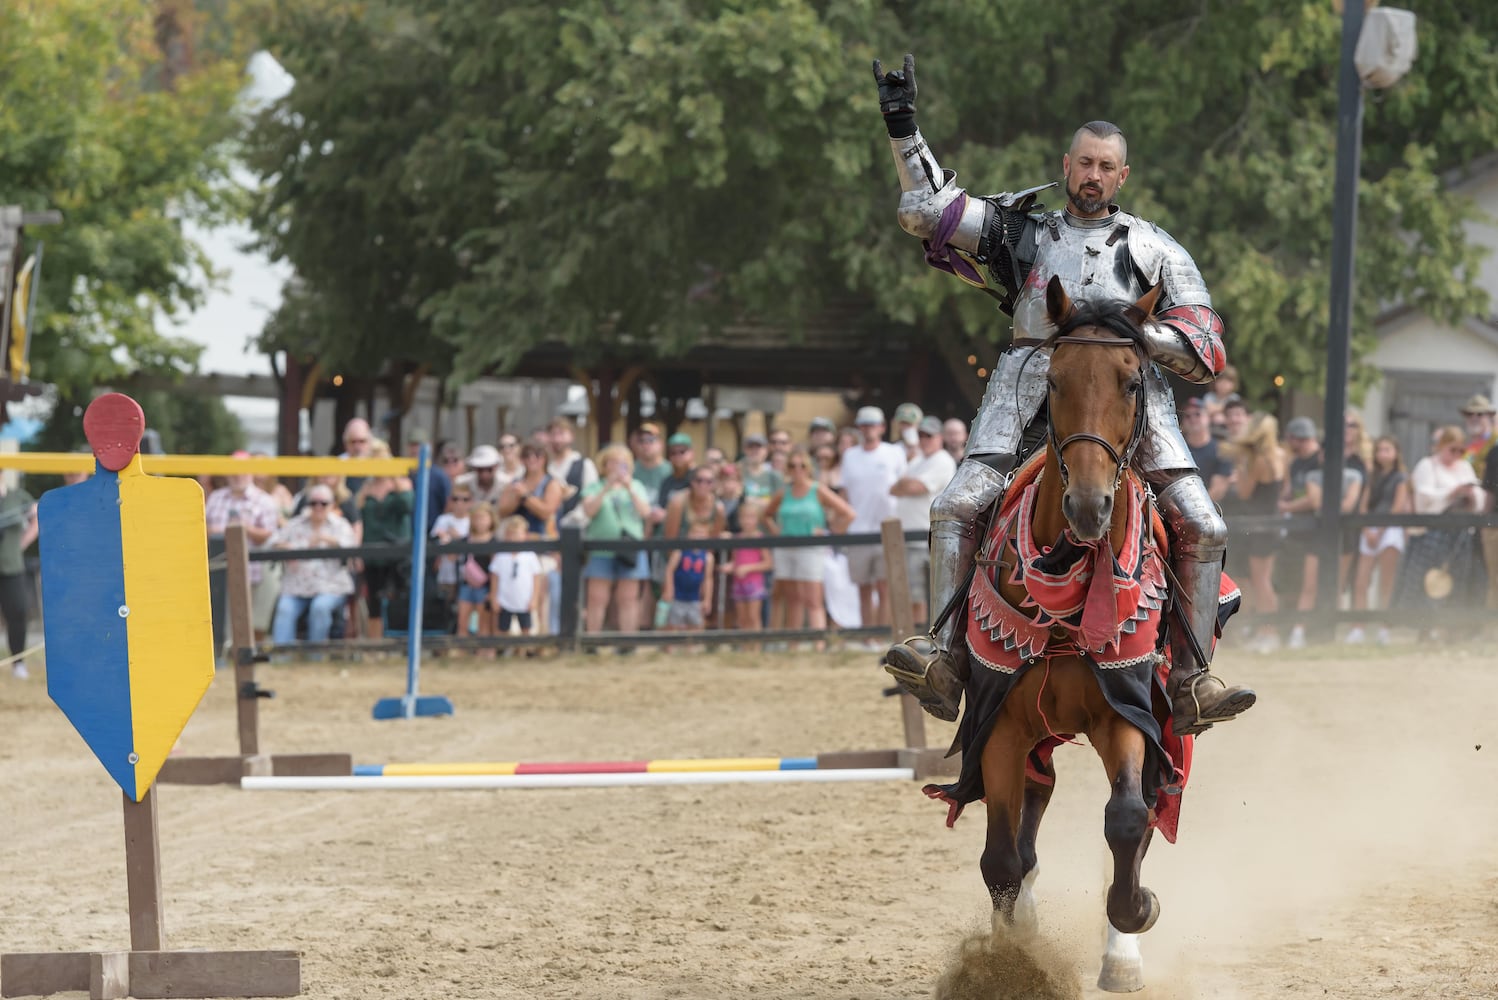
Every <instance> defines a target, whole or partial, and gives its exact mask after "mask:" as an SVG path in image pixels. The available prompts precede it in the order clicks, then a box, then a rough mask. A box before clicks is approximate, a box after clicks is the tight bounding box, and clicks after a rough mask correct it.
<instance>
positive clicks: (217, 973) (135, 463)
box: [0, 393, 301, 1000]
mask: <svg viewBox="0 0 1498 1000" xmlns="http://www.w3.org/2000/svg"><path fill="white" fill-rule="evenodd" d="M83 428H84V433H85V434H86V435H87V436H88V440H89V445H90V446H91V447H92V449H93V452H94V456H95V458H96V459H97V470H96V473H95V475H94V476H93V477H92V478H90V479H88V480H85V481H84V482H81V483H77V484H75V485H72V486H66V487H63V488H61V489H57V490H52V491H49V492H48V493H47V494H46V495H44V496H43V497H42V499H41V502H40V503H39V504H38V508H37V517H38V520H39V522H40V524H41V527H42V530H41V536H40V537H41V562H42V597H43V602H44V605H45V606H46V607H47V608H48V609H49V614H48V615H47V617H46V621H45V626H44V627H45V630H46V639H47V694H48V695H49V696H50V697H51V698H52V700H53V702H55V703H56V704H57V707H58V708H60V709H61V710H62V712H63V714H64V715H66V716H67V718H68V721H69V722H71V723H72V724H73V727H74V728H75V729H77V730H78V734H79V735H80V736H82V737H83V739H84V742H85V743H87V744H88V746H89V748H90V749H91V750H93V752H94V755H95V756H96V757H98V758H99V762H100V763H101V764H103V765H104V768H105V770H106V771H108V772H109V775H110V777H112V778H114V780H115V782H116V783H117V784H118V785H119V786H120V790H121V791H122V792H123V793H124V821H125V885H126V895H127V911H128V913H129V918H130V950H129V951H102V952H71V953H54V954H38V953H15V954H6V955H0V996H5V997H18V996H35V995H46V994H51V993H60V992H66V991H87V992H88V995H89V996H90V997H91V998H92V1000H113V998H119V997H127V996H130V997H140V998H146V997H228V996H236V997H237V996H276V997H284V996H296V995H297V994H299V993H300V992H301V961H300V959H299V958H298V956H297V954H296V953H295V952H290V951H176V952H174V951H167V950H166V944H165V932H164V920H163V912H162V910H163V908H162V900H161V850H160V840H159V836H158V831H157V817H156V798H155V794H154V790H153V788H152V785H153V783H154V782H155V779H156V777H157V775H158V774H159V772H160V770H161V766H162V763H163V762H164V761H165V760H166V757H167V754H168V753H170V751H171V748H172V745H173V744H174V743H175V742H176V740H177V737H178V736H180V735H181V733H182V728H183V726H185V725H186V724H187V720H188V719H189V718H190V717H191V716H192V713H193V711H194V710H195V709H196V708H197V706H198V703H199V701H200V700H201V699H202V697H203V695H204V693H205V692H206V691H207V690H208V686H209V684H211V683H212V681H213V659H214V657H213V652H214V650H213V628H212V621H211V617H210V614H211V612H210V606H209V598H208V551H207V547H206V546H205V545H204V544H203V538H204V534H205V531H204V518H203V491H202V489H201V487H199V486H198V484H197V483H195V482H193V481H192V480H188V479H158V478H155V477H152V476H147V475H146V474H145V473H144V471H143V469H142V466H141V461H140V454H139V448H140V439H141V434H142V432H143V431H144V430H145V416H144V414H143V413H142V412H141V409H140V406H139V405H137V404H136V402H135V401H134V400H133V399H130V398H129V397H128V396H123V395H120V394H118V393H111V394H108V395H105V396H101V397H99V398H98V399H96V400H94V402H93V403H91V404H90V405H89V408H88V410H87V412H85V414H84V417H83Z"/></svg>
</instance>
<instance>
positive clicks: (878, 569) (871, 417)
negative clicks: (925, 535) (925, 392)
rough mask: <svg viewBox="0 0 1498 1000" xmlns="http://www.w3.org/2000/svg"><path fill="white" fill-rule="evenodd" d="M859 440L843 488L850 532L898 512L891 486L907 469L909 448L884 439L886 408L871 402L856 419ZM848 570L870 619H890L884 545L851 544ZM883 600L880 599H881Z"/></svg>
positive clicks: (872, 527) (846, 460)
mask: <svg viewBox="0 0 1498 1000" xmlns="http://www.w3.org/2000/svg"><path fill="white" fill-rule="evenodd" d="M853 422H854V423H855V424H856V425H857V426H858V434H859V438H860V441H859V443H858V444H857V445H856V446H854V447H852V448H849V449H848V450H847V451H845V452H843V462H842V473H843V492H844V494H845V495H846V496H847V498H848V504H849V506H851V507H852V508H853V523H852V524H851V525H849V526H848V532H849V533H850V534H855V535H856V534H861V533H864V532H873V533H876V534H877V533H878V531H879V526H880V525H881V524H882V523H883V522H884V521H885V520H886V519H887V518H891V517H894V516H895V498H894V497H893V496H891V495H890V487H892V486H894V485H895V481H896V480H898V479H899V478H900V477H901V476H903V475H904V474H905V448H904V446H903V445H898V444H892V443H890V442H888V441H886V440H884V411H883V410H881V409H879V407H877V406H865V407H863V408H862V409H860V410H859V411H858V416H857V417H856V418H855V419H854V421H853ZM847 556H848V574H849V575H850V576H851V577H852V578H853V582H854V583H856V584H858V606H859V611H860V612H861V614H862V616H863V623H864V625H886V626H887V625H889V584H888V582H887V580H886V576H885V567H884V550H883V548H881V547H880V546H878V545H857V546H853V547H851V548H849V549H848V551H847ZM876 600H877V605H876V603H875V602H876Z"/></svg>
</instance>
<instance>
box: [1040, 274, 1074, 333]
mask: <svg viewBox="0 0 1498 1000" xmlns="http://www.w3.org/2000/svg"><path fill="white" fill-rule="evenodd" d="M1045 309H1046V312H1047V313H1048V314H1049V315H1050V317H1051V323H1052V324H1053V325H1054V326H1056V327H1060V326H1061V325H1062V324H1063V323H1065V322H1066V318H1067V317H1068V316H1070V315H1071V311H1072V304H1071V296H1070V295H1067V294H1066V289H1065V288H1063V287H1062V286H1061V278H1060V276H1058V275H1054V274H1053V275H1051V280H1050V281H1049V282H1047V283H1046V286H1045Z"/></svg>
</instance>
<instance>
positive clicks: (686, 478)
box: [655, 431, 697, 516]
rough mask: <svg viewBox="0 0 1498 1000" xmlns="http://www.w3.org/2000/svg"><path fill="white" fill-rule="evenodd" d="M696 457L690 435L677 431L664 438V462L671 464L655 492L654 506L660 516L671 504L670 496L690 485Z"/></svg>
mask: <svg viewBox="0 0 1498 1000" xmlns="http://www.w3.org/2000/svg"><path fill="white" fill-rule="evenodd" d="M696 457H697V456H696V453H695V452H693V450H692V435H690V434H687V433H684V432H682V431H677V432H676V433H675V434H672V435H671V436H670V437H668V438H666V461H667V462H670V463H671V471H670V472H669V473H668V474H667V475H666V478H665V479H663V480H661V488H660V489H659V490H658V491H657V492H656V498H655V505H656V506H657V507H659V508H660V509H661V511H662V516H664V512H665V510H666V507H667V506H668V505H669V504H670V502H671V494H673V493H675V492H676V491H677V490H684V489H687V488H688V487H690V486H691V485H692V469H693V468H694V467H695V466H696V464H697V463H696Z"/></svg>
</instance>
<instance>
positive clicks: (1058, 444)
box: [1045, 336, 1146, 492]
mask: <svg viewBox="0 0 1498 1000" xmlns="http://www.w3.org/2000/svg"><path fill="white" fill-rule="evenodd" d="M1049 343H1050V344H1051V345H1052V346H1054V345H1056V344H1081V345H1086V346H1089V347H1128V348H1131V349H1132V350H1133V351H1134V353H1135V354H1137V355H1139V359H1140V370H1141V375H1142V372H1143V369H1144V366H1145V364H1146V362H1145V360H1144V355H1143V352H1142V351H1141V349H1140V347H1139V344H1138V343H1137V342H1135V341H1133V340H1130V339H1128V338H1127V337H1107V338H1103V339H1098V338H1094V337H1062V336H1055V337H1052V338H1050V341H1049ZM1129 395H1131V396H1133V397H1135V399H1134V427H1133V429H1132V430H1131V431H1129V440H1128V443H1127V444H1125V445H1124V449H1123V451H1122V452H1120V451H1119V450H1118V449H1117V448H1115V447H1113V442H1111V441H1107V440H1104V439H1103V438H1101V437H1098V436H1097V435H1096V434H1092V433H1089V432H1087V431H1078V432H1077V433H1075V434H1071V435H1068V436H1067V438H1066V440H1064V441H1057V440H1056V421H1055V417H1054V416H1053V415H1054V414H1055V412H1056V407H1055V406H1053V405H1051V401H1050V391H1049V390H1047V392H1046V414H1045V430H1046V437H1047V438H1048V439H1049V440H1050V444H1051V451H1053V452H1054V453H1055V455H1056V465H1057V466H1058V467H1059V468H1060V469H1061V486H1062V488H1063V489H1065V488H1066V485H1067V483H1068V480H1069V479H1070V478H1071V476H1070V473H1069V472H1067V469H1066V459H1065V458H1064V457H1063V456H1062V452H1063V451H1065V449H1066V446H1067V445H1069V444H1074V443H1076V442H1077V441H1091V442H1092V443H1093V444H1095V445H1098V446H1099V447H1101V448H1102V449H1103V450H1104V451H1106V452H1107V453H1108V457H1109V458H1111V459H1113V464H1114V470H1113V489H1114V491H1115V492H1116V491H1117V490H1118V485H1119V483H1121V482H1123V474H1124V470H1125V469H1127V468H1128V467H1129V462H1130V461H1132V460H1133V458H1134V452H1135V450H1137V449H1138V447H1139V443H1140V442H1141V441H1143V440H1144V432H1145V427H1146V423H1145V405H1144V403H1145V400H1144V379H1143V378H1142V377H1141V378H1140V380H1139V381H1138V382H1137V383H1135V384H1134V385H1133V386H1132V387H1131V388H1130V389H1129Z"/></svg>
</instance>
